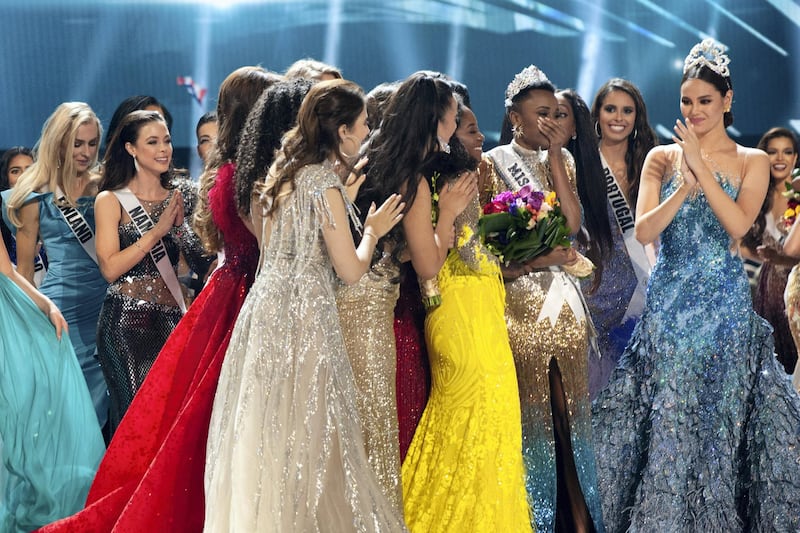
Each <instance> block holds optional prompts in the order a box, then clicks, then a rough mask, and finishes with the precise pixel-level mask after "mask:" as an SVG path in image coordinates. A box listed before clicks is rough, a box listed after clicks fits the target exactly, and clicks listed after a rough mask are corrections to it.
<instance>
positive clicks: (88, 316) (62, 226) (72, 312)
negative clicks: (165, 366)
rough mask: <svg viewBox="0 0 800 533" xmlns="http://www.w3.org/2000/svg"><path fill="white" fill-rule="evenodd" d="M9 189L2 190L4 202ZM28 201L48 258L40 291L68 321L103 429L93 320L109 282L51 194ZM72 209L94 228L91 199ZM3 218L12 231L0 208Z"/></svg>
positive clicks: (103, 391) (103, 395) (103, 389)
mask: <svg viewBox="0 0 800 533" xmlns="http://www.w3.org/2000/svg"><path fill="white" fill-rule="evenodd" d="M11 192H12V191H11V190H8V191H3V204H4V205H5V204H7V203H8V199H9V197H10V195H11ZM32 201H38V202H39V236H40V238H41V240H42V242H43V243H44V247H45V249H46V250H47V255H48V258H49V261H50V264H49V267H48V271H47V275H46V276H45V278H44V280H43V281H42V284H41V285H40V286H39V291H41V293H42V294H44V295H45V296H47V297H48V298H50V299H51V300H52V301H53V303H54V304H56V306H57V307H58V308H59V309H60V310H61V313H62V314H63V315H64V318H65V319H66V321H67V323H68V324H69V333H70V339H71V340H72V347H73V348H74V349H75V356H76V357H77V359H78V363H79V364H80V367H81V370H82V371H83V377H84V379H85V380H86V386H87V387H88V388H89V392H90V393H91V395H92V402H93V403H94V407H95V411H96V413H97V421H98V425H99V426H100V427H102V426H103V425H105V423H106V420H107V419H108V387H107V386H106V380H105V377H104V376H103V370H102V369H101V368H100V362H99V361H98V360H97V320H98V317H99V316H100V308H101V307H102V306H103V299H104V298H105V295H106V289H107V288H108V283H107V282H106V280H105V279H103V276H102V275H101V274H100V268H99V267H98V266H97V263H95V262H94V260H93V259H92V258H91V257H89V255H88V254H87V253H86V252H85V251H84V250H83V247H82V246H81V245H80V243H79V242H78V239H77V237H75V235H74V234H73V233H72V231H71V230H70V228H69V226H68V225H67V223H66V222H65V221H64V217H63V216H61V213H60V212H59V211H58V208H57V207H56V205H55V203H53V193H49V192H48V193H32V194H31V195H30V196H29V197H28V199H27V201H26V202H32ZM77 209H78V211H80V212H81V214H82V215H83V217H84V218H85V219H86V222H87V223H88V224H89V225H90V226H91V227H92V229H94V197H91V196H85V197H81V198H78V200H77ZM3 216H4V217H5V220H6V224H7V225H8V227H9V228H11V229H12V231H16V228H15V227H14V225H13V224H12V223H11V221H10V220H8V213H7V212H6V210H5V209H4V210H3Z"/></svg>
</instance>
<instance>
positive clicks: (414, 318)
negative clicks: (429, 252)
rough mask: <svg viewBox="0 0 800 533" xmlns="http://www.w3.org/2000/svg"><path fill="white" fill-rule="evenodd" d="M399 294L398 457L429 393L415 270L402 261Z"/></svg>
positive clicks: (402, 454)
mask: <svg viewBox="0 0 800 533" xmlns="http://www.w3.org/2000/svg"><path fill="white" fill-rule="evenodd" d="M402 268H403V272H402V281H401V282H400V297H399V298H398V300H397V306H396V307H395V309H394V337H395V342H396V345H397V374H396V378H395V380H396V381H395V383H396V386H397V421H398V426H399V436H400V460H401V461H402V460H404V459H405V458H406V452H407V451H408V447H409V445H410V444H411V439H412V438H414V432H415V431H416V429H417V424H419V419H420V418H421V417H422V412H423V411H424V410H425V406H426V405H427V403H428V395H429V394H430V392H431V369H430V364H429V363H428V351H427V349H426V347H425V309H424V308H423V306H422V296H421V295H420V291H419V284H418V283H417V273H416V272H414V269H413V268H411V264H410V263H404V264H403V266H402Z"/></svg>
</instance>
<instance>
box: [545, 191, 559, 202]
mask: <svg viewBox="0 0 800 533" xmlns="http://www.w3.org/2000/svg"><path fill="white" fill-rule="evenodd" d="M544 201H545V202H547V203H548V204H550V205H556V202H557V200H556V192H555V191H550V192H549V193H547V196H545V197H544Z"/></svg>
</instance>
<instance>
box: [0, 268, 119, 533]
mask: <svg viewBox="0 0 800 533" xmlns="http://www.w3.org/2000/svg"><path fill="white" fill-rule="evenodd" d="M104 451H105V445H104V443H103V438H102V435H101V434H100V428H99V426H98V425H97V417H96V415H95V411H94V408H93V405H92V400H91V398H90V396H89V392H88V390H87V389H86V383H85V381H84V379H83V375H82V373H81V368H80V366H79V365H78V361H77V359H76V358H75V352H74V351H73V348H72V344H71V343H70V337H69V336H68V335H67V334H66V333H65V334H64V335H63V336H62V338H61V340H60V341H59V340H58V339H57V338H56V335H55V329H54V328H53V325H52V324H51V323H50V322H49V320H48V319H47V317H46V316H45V315H44V313H42V312H41V311H40V310H39V308H38V307H36V305H34V303H33V301H31V299H30V298H29V297H28V296H27V295H26V294H25V293H24V292H22V290H21V289H20V288H19V287H17V285H16V284H14V282H12V281H11V280H10V279H9V278H8V277H6V276H4V275H2V274H0V455H2V460H3V467H2V468H0V531H2V532H3V533H17V532H27V531H31V530H33V529H36V528H37V527H40V526H42V525H45V524H48V523H50V522H52V521H54V520H56V519H59V518H62V517H64V516H67V515H70V514H72V513H74V512H76V511H78V510H79V509H81V508H82V507H83V503H84V501H85V499H86V494H87V492H88V491H89V486H90V485H91V482H92V478H93V477H94V473H95V471H96V469H97V466H98V464H99V463H100V459H101V457H102V455H103V452H104Z"/></svg>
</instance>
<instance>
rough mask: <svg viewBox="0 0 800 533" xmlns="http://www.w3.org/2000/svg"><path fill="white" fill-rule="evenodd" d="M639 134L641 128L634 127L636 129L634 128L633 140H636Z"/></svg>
mask: <svg viewBox="0 0 800 533" xmlns="http://www.w3.org/2000/svg"><path fill="white" fill-rule="evenodd" d="M637 135H639V130H637V129H634V130H633V140H634V141H635V140H636V136H637Z"/></svg>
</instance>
